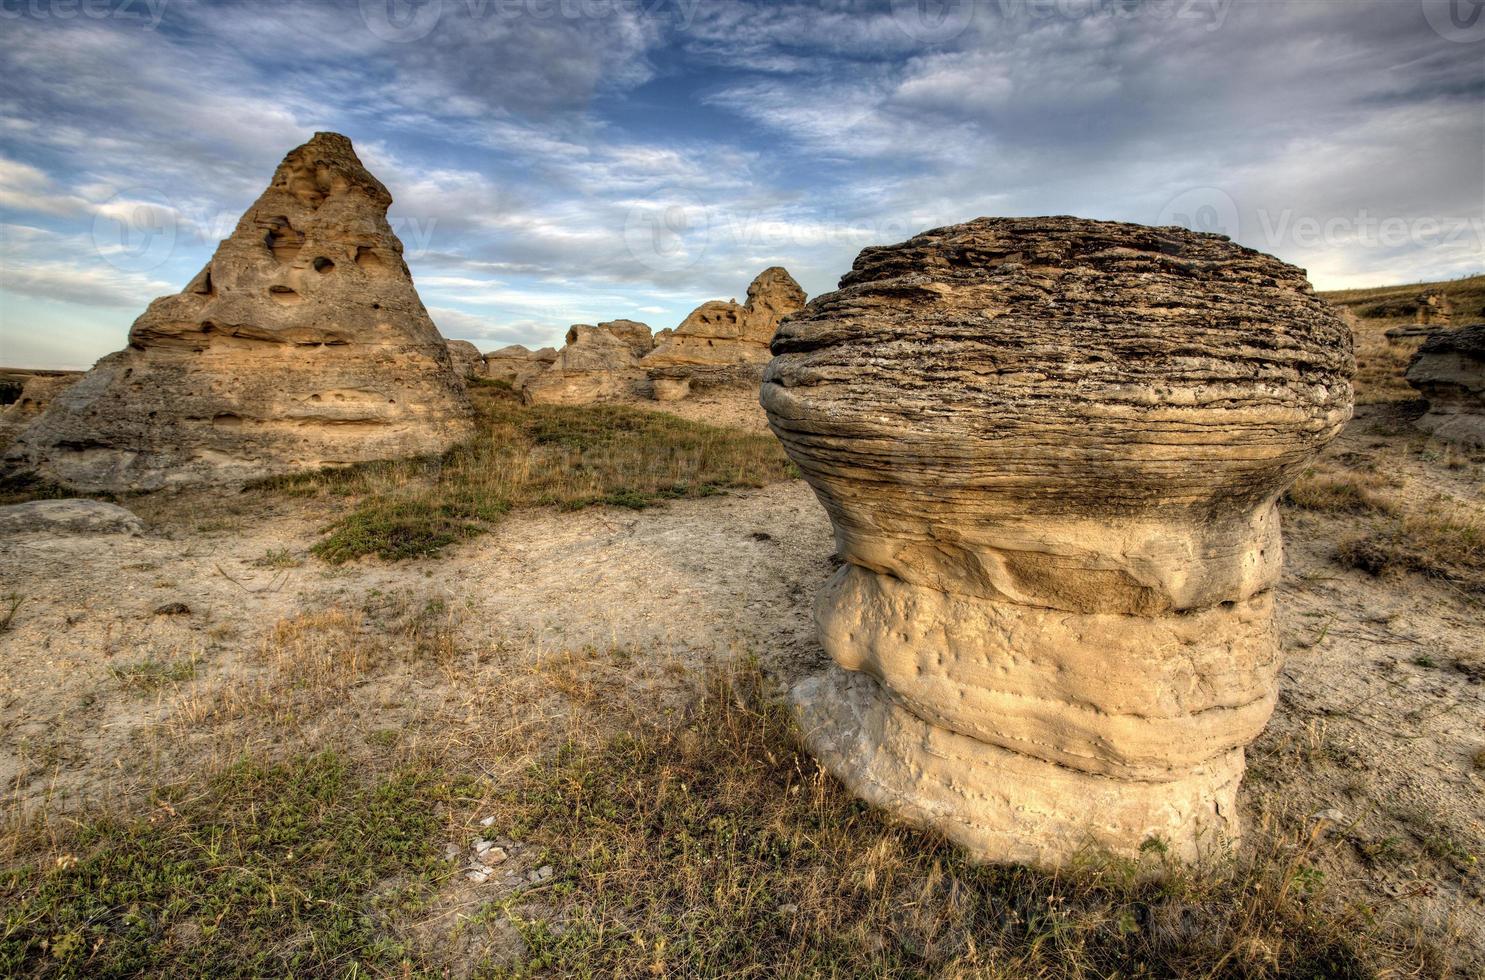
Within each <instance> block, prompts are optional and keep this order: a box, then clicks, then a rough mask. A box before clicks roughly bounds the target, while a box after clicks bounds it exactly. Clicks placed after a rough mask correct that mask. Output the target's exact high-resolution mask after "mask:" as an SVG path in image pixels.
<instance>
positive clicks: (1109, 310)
mask: <svg viewBox="0 0 1485 980" xmlns="http://www.w3.org/2000/svg"><path fill="white" fill-rule="evenodd" d="M772 349H773V353H774V354H775V355H776V356H775V358H774V360H773V361H772V362H771V363H770V365H769V366H768V369H767V372H766V374H765V378H764V382H763V387H762V396H761V397H762V403H763V406H764V408H765V409H766V410H767V412H768V416H769V422H770V424H771V426H772V427H773V429H774V431H775V433H777V435H778V437H779V439H780V440H781V441H782V442H783V444H784V447H785V449H786V450H787V451H788V453H789V455H790V457H791V458H792V459H793V460H794V461H795V463H796V464H797V465H798V466H799V467H800V469H801V471H802V472H803V474H804V476H805V478H806V479H807V480H809V482H810V483H811V485H812V486H813V487H814V489H815V492H816V494H817V495H818V496H819V498H820V500H821V502H822V503H823V504H824V506H825V508H826V510H827V511H828V512H829V514H830V517H831V520H832V522H833V524H834V526H835V533H836V541H837V546H838V549H839V553H840V555H841V556H842V558H844V559H845V561H846V564H845V565H844V567H842V569H841V570H840V571H839V572H838V573H837V575H836V576H835V577H834V578H833V579H832V581H831V582H830V584H829V585H827V587H826V588H825V589H824V590H823V592H822V593H821V595H820V597H819V600H818V602H817V606H816V623H817V626H818V628H819V633H820V638H821V641H822V643H823V645H824V647H825V649H826V651H827V652H828V653H829V654H830V655H831V656H832V658H833V659H834V660H835V661H836V663H837V664H839V665H840V667H841V668H844V669H843V670H834V671H833V672H832V673H831V674H829V675H827V676H824V677H821V678H817V679H814V680H812V681H810V682H807V683H805V684H802V685H800V687H799V688H797V689H796V691H795V697H796V702H797V703H798V705H799V710H800V714H801V718H802V720H803V721H804V723H805V726H806V731H807V739H808V742H809V744H810V746H811V748H812V749H813V750H814V751H815V752H816V754H817V755H818V756H819V757H820V758H821V759H822V760H823V761H824V762H825V764H826V765H827V766H828V767H829V768H831V769H832V770H833V771H834V772H835V773H836V774H837V775H838V776H839V777H840V778H841V779H843V780H844V781H845V782H846V783H847V784H848V785H850V786H851V787H852V788H853V789H854V790H855V791H856V792H858V793H859V794H860V795H862V796H863V797H865V798H867V799H869V800H871V801H873V802H875V803H878V804H879V805H882V806H884V807H887V808H888V809H890V810H893V811H895V812H897V813H899V814H901V815H902V816H904V817H906V818H908V819H911V820H914V821H917V822H919V823H923V824H928V825H931V826H934V827H936V828H938V829H939V830H941V831H942V832H944V833H945V834H947V835H948V836H950V837H951V838H953V839H955V840H956V841H958V842H959V843H961V844H963V845H964V846H966V847H967V848H969V849H970V850H971V851H972V852H974V853H975V854H976V855H977V856H979V857H981V858H984V859H990V860H1014V861H1033V862H1036V863H1040V864H1046V865H1056V864H1059V863H1061V862H1063V861H1065V860H1067V859H1069V858H1070V857H1071V856H1072V855H1073V854H1074V852H1075V851H1077V849H1078V848H1079V847H1082V846H1084V845H1086V844H1089V843H1092V844H1095V845H1098V846H1101V847H1105V848H1109V849H1112V850H1114V851H1117V852H1122V853H1133V852H1135V851H1137V850H1138V848H1139V846H1140V844H1141V843H1143V842H1144V841H1145V840H1146V839H1148V838H1149V837H1151V836H1159V837H1161V838H1163V839H1164V840H1166V841H1167V842H1168V843H1169V844H1170V846H1171V847H1172V849H1173V850H1174V851H1175V853H1177V854H1180V855H1183V856H1185V857H1192V856H1194V855H1195V854H1196V851H1197V849H1198V843H1199V842H1200V841H1211V840H1214V839H1215V838H1216V837H1218V836H1226V837H1232V836H1235V835H1236V834H1237V832H1238V828H1237V826H1236V823H1235V814H1236V810H1235V793H1236V789H1237V785H1238V782H1239V779H1240V777H1241V774H1242V771H1243V747H1244V746H1245V745H1247V744H1248V742H1250V741H1251V740H1252V739H1253V738H1254V737H1255V736H1256V735H1257V734H1258V732H1259V731H1260V730H1261V729H1262V727H1263V725H1264V724H1265V722H1266V720H1267V718H1268V716H1269V713H1270V712H1271V710H1272V708H1273V704H1274V699H1275V694H1276V678H1277V674H1278V670H1279V666H1280V656H1279V647H1278V643H1277V639H1276V637H1275V634H1274V629H1273V625H1272V593H1271V591H1270V590H1271V589H1272V587H1273V586H1274V584H1275V582H1276V581H1277V579H1278V575H1279V569H1280V541H1279V523H1278V515H1277V510H1276V507H1275V502H1276V500H1277V498H1278V496H1279V494H1280V493H1281V492H1282V491H1283V490H1284V489H1285V487H1287V485H1288V484H1289V482H1290V481H1292V480H1293V479H1294V477H1295V476H1296V475H1297V474H1298V473H1299V472H1300V471H1301V470H1302V469H1303V467H1304V466H1305V465H1306V464H1307V463H1308V462H1309V460H1311V459H1312V458H1313V456H1314V455H1315V453H1316V452H1318V451H1319V449H1320V448H1321V447H1322V446H1324V445H1325V443H1326V442H1328V441H1329V440H1330V439H1331V438H1332V437H1333V436H1334V435H1335V434H1336V433H1337V432H1338V431H1339V429H1340V427H1341V426H1342V425H1343V424H1344V423H1345V421H1346V419H1347V418H1349V416H1350V412H1351V388H1350V383H1349V378H1350V375H1351V372H1352V368H1353V357H1352V351H1351V332H1350V330H1349V328H1348V327H1347V326H1346V324H1345V323H1344V321H1343V320H1342V319H1341V318H1340V317H1339V316H1338V315H1337V314H1336V312H1335V311H1334V310H1333V309H1332V308H1331V307H1330V306H1329V305H1328V304H1326V303H1325V302H1324V301H1322V300H1321V299H1319V298H1318V297H1316V296H1315V295H1314V293H1313V292H1312V290H1311V288H1310V286H1309V283H1308V282H1307V281H1306V280H1305V276H1304V273H1303V271H1302V270H1299V269H1295V268H1293V267H1291V266H1288V265H1285V264H1284V263H1282V262H1279V261H1278V260H1276V259H1273V258H1271V257H1269V256H1266V255H1263V254H1261V253H1258V252H1254V251H1252V250H1249V249H1246V248H1242V247H1240V246H1238V245H1235V244H1233V243H1232V242H1230V241H1228V240H1227V239H1226V238H1224V237H1222V236H1218V235H1203V234H1197V233H1194V232H1188V231H1185V230H1183V229H1178V228H1158V229H1157V228H1146V227H1142V226H1138V225H1127V224H1118V223H1111V222H1095V221H1085V220H1081V219H1076V218H1067V217H1059V218H1020V219H983V218H982V219H979V220H977V221H972V222H969V223H967V224H963V225H956V226H953V227H949V228H941V229H936V230H934V231H930V232H925V233H924V234H922V235H919V236H917V237H915V238H913V239H910V240H909V241H906V242H903V243H901V244H899V245H894V246H889V247H882V248H868V249H866V250H864V251H863V252H862V253H861V254H860V256H858V257H857V260H856V262H855V265H854V267H853V269H852V271H851V272H850V273H849V274H847V275H846V276H845V277H844V278H843V279H842V280H841V284H840V289H839V290H838V291H837V292H834V293H830V294H827V295H825V296H820V297H817V298H816V299H815V300H814V301H812V302H811V303H810V304H809V305H808V306H807V307H805V309H804V310H803V311H801V312H799V313H796V314H794V315H793V316H792V317H790V318H789V320H788V321H787V322H785V323H784V324H783V325H782V326H781V327H780V328H779V331H778V334H777V336H776V337H775V338H774V341H773V345H772Z"/></svg>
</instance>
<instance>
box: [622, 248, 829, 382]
mask: <svg viewBox="0 0 1485 980" xmlns="http://www.w3.org/2000/svg"><path fill="white" fill-rule="evenodd" d="M805 299H806V297H805V294H804V290H803V289H800V288H799V283H797V282H795V281H794V277H793V276H791V275H789V273H788V272H787V271H785V270H784V269H783V268H781V267H780V266H772V267H770V268H768V269H764V270H763V271H762V272H761V273H759V274H758V277H757V278H756V279H754V280H753V282H752V284H751V285H749V286H748V296H747V300H746V302H744V303H742V304H738V303H737V302H735V301H727V302H723V301H722V300H712V301H710V302H707V303H703V304H701V305H700V306H698V307H697V308H696V309H694V310H692V311H691V314H690V315H689V316H687V317H686V319H685V320H684V321H682V323H681V325H680V326H678V327H676V328H675V330H674V331H672V332H671V333H670V334H669V335H668V336H665V337H664V338H663V339H657V341H656V345H655V350H654V351H653V352H652V353H650V354H649V355H648V356H646V357H645V358H644V361H643V362H642V366H643V367H644V369H645V371H646V373H647V374H648V375H649V376H650V378H651V379H653V380H667V381H685V382H687V384H686V385H685V386H684V388H685V390H686V391H689V390H690V389H691V388H693V387H696V388H702V387H706V386H710V385H717V384H727V383H747V384H756V383H757V381H758V379H759V377H760V375H761V372H762V368H763V365H765V364H767V363H768V359H769V357H770V354H769V353H768V342H769V341H770V340H772V339H773V334H774V331H775V330H776V329H777V328H778V325H779V320H780V319H781V318H783V317H785V316H787V315H788V314H790V313H793V312H794V311H796V310H798V309H800V308H801V307H803V306H804V303H805ZM662 333H664V331H662ZM680 390H681V386H676V385H665V386H661V387H660V388H659V389H657V392H665V393H666V396H667V397H670V396H674V395H675V394H676V392H677V391H680ZM682 397H684V394H682Z"/></svg>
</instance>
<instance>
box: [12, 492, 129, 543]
mask: <svg viewBox="0 0 1485 980" xmlns="http://www.w3.org/2000/svg"><path fill="white" fill-rule="evenodd" d="M143 532H144V522H143V521H141V520H140V519H139V518H138V516H136V515H135V514H134V513H133V512H132V511H127V510H125V509H124V508H122V507H120V506H119V505H118V504H110V503H105V502H104V501H102V500H86V499H82V498H67V499H63V500H30V501H27V502H26V503H24V504H11V505H9V506H7V507H0V534H49V535H55V534H142V533H143Z"/></svg>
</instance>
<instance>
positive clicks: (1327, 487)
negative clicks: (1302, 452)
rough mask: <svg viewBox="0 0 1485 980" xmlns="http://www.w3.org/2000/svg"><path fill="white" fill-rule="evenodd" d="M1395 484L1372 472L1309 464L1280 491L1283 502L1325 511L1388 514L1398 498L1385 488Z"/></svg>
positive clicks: (1392, 509) (1394, 506)
mask: <svg viewBox="0 0 1485 980" xmlns="http://www.w3.org/2000/svg"><path fill="white" fill-rule="evenodd" d="M1396 486H1397V481H1396V480H1394V479H1390V478H1387V477H1383V476H1380V475H1378V474H1375V473H1362V472H1356V471H1334V470H1326V469H1323V468H1312V469H1310V470H1307V471H1306V472H1305V473H1304V475H1302V476H1301V477H1300V478H1299V479H1298V480H1296V481H1295V482H1294V485H1293V486H1292V487H1290V488H1289V490H1288V491H1287V492H1286V493H1285V494H1284V502H1285V503H1286V504H1289V505H1290V506H1293V507H1300V508H1303V509H1304V510H1316V511H1323V512H1328V513H1352V514H1368V513H1378V514H1392V513H1396V511H1397V510H1398V506H1399V505H1398V501H1397V499H1396V498H1395V497H1393V496H1392V495H1390V494H1388V493H1387V492H1386V491H1388V490H1390V489H1394V488H1396Z"/></svg>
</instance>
